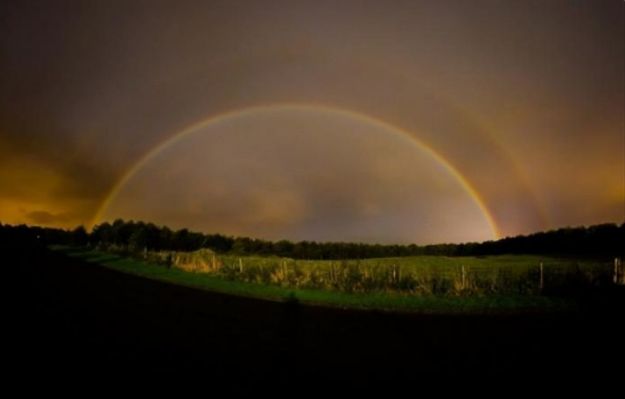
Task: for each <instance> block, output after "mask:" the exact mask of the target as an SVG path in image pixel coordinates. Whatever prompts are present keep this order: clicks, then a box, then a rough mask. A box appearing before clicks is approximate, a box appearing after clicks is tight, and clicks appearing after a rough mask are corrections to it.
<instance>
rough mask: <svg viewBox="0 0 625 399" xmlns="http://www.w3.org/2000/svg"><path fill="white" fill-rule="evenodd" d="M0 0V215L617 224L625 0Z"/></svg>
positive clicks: (443, 229)
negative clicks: (1, 0) (624, 0)
mask: <svg viewBox="0 0 625 399" xmlns="http://www.w3.org/2000/svg"><path fill="white" fill-rule="evenodd" d="M624 4H625V3H624V2H623V1H621V0H613V1H609V0H598V1H586V0H584V1H581V0H580V1H576V0H565V1H558V0H552V1H522V2H519V1H482V0H477V1H470V2H468V1H445V0H442V1H418V0H410V1H340V2H338V1H327V2H326V1H322V0H315V1H297V0H295V1H293V0H290V1H223V2H222V1H156V0H150V1H61V0H57V1H36V2H35V1H24V0H20V1H12V0H9V1H3V2H2V5H0V221H2V222H3V223H28V224H40V225H50V226H61V227H70V226H75V225H78V224H84V225H87V226H90V225H91V224H93V223H97V222H101V221H102V220H108V219H112V218H115V217H119V216H122V217H124V218H134V219H143V220H147V221H153V222H156V223H159V224H168V225H171V226H172V227H191V228H193V229H196V230H202V231H206V232H223V233H227V234H241V235H250V236H255V237H263V238H271V239H278V238H289V239H315V240H325V239H327V240H358V241H369V242H417V243H428V242H440V241H456V242H457V241H468V240H483V239H489V238H494V237H497V236H506V235H513V234H519V233H528V232H532V231H536V230H542V229H549V228H555V227H561V226H568V225H584V224H585V225H587V224H594V223H601V222H622V221H624V220H625V125H624V124H625V122H624V120H625V111H624V110H625V76H624V74H625V73H624V71H625V62H624V58H625V50H624V49H625V42H624V39H623V37H624V35H623V32H624V30H625V6H624Z"/></svg>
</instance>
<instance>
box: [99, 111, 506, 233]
mask: <svg viewBox="0 0 625 399" xmlns="http://www.w3.org/2000/svg"><path fill="white" fill-rule="evenodd" d="M285 108H286V109H293V110H309V111H310V110H313V111H320V112H328V113H332V114H334V115H341V116H346V117H350V118H354V119H357V120H359V121H362V122H364V123H368V124H371V125H373V126H376V127H379V128H381V129H383V130H386V131H389V132H391V133H394V134H397V135H400V136H402V137H404V138H407V139H408V140H409V141H410V142H411V143H412V144H413V145H415V146H417V147H418V148H419V149H421V150H423V151H425V152H426V153H427V154H428V155H430V156H431V157H432V158H434V159H435V160H436V161H437V162H438V163H439V164H440V165H442V166H443V167H444V168H445V169H446V170H447V171H448V172H449V173H450V174H451V175H452V176H453V177H454V178H455V179H456V180H457V181H458V182H459V183H460V185H461V186H462V188H463V189H464V190H465V191H466V192H467V193H468V194H469V196H470V197H471V199H472V200H473V201H474V202H475V204H476V205H477V206H478V208H479V209H480V211H481V212H482V215H483V216H484V218H485V219H486V221H487V223H488V225H489V227H490V230H491V232H492V235H493V238H495V239H497V238H499V237H500V232H499V228H498V226H497V223H496V222H495V220H494V218H493V216H492V214H491V212H490V210H489V209H488V207H487V206H486V205H485V203H484V200H483V199H482V197H481V196H480V194H479V193H478V192H477V190H476V189H475V188H474V187H473V186H472V185H471V183H470V182H469V181H468V180H467V179H466V178H465V177H464V176H463V175H462V174H461V173H460V172H459V171H458V170H457V169H456V168H455V167H454V166H453V165H452V164H451V163H450V162H449V161H447V160H446V159H445V158H444V157H443V156H442V155H440V154H439V153H438V152H436V151H435V150H434V149H433V148H431V147H430V146H429V145H427V144H426V143H424V142H423V141H421V140H419V139H418V138H417V137H415V135H414V134H412V133H411V132H409V131H407V130H405V129H402V128H400V127H397V126H395V125H392V124H390V123H388V122H386V121H383V120H381V119H377V118H374V117H371V116H368V115H365V114H361V113H358V112H355V111H351V110H347V109H343V108H337V107H330V106H327V105H321V104H308V103H272V104H265V105H255V106H250V107H245V108H242V109H235V110H231V111H228V112H223V113H219V114H216V115H213V116H210V117H208V118H206V119H203V120H201V121H199V122H196V123H194V124H191V125H188V126H187V127H185V128H183V129H181V130H179V131H177V132H176V133H174V134H172V135H171V136H169V138H167V139H165V140H163V141H162V142H160V143H159V144H157V145H156V146H154V147H153V148H152V149H150V150H149V151H148V152H146V153H145V155H143V156H142V157H141V158H140V159H139V160H138V161H137V162H135V163H134V164H133V165H132V166H131V167H130V168H129V169H128V170H127V171H126V172H125V173H124V174H123V175H122V176H121V178H120V179H119V180H118V181H117V182H116V183H115V184H114V185H113V187H112V189H111V190H110V191H109V193H108V194H107V195H106V197H105V198H104V200H103V201H102V203H101V204H100V206H99V208H98V209H97V211H96V213H95V214H94V216H93V218H92V220H91V223H90V225H89V228H90V229H93V227H94V226H95V225H97V224H98V223H99V222H100V221H101V220H102V218H103V216H104V213H105V212H106V210H107V209H108V207H109V206H110V204H111V203H112V201H113V200H114V199H115V198H116V197H117V195H118V194H119V192H120V191H121V189H122V188H123V187H124V186H125V184H126V183H127V182H128V181H129V180H130V179H131V178H132V177H133V176H134V175H135V174H136V173H137V172H138V171H139V170H141V168H142V167H143V166H145V165H146V164H147V163H148V162H149V161H150V160H152V158H154V157H155V156H156V155H157V154H159V153H160V152H161V151H163V150H164V149H166V148H168V147H170V146H172V145H174V144H176V143H177V142H179V141H181V140H183V139H184V138H185V137H187V136H188V135H190V134H193V133H194V132H196V131H197V130H198V129H201V128H204V127H208V126H210V125H213V124H217V123H220V122H224V121H226V120H229V119H231V118H238V117H244V116H247V115H250V114H252V113H259V112H270V111H273V110H277V109H285Z"/></svg>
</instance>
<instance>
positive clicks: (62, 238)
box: [0, 219, 625, 259]
mask: <svg viewBox="0 0 625 399" xmlns="http://www.w3.org/2000/svg"><path fill="white" fill-rule="evenodd" d="M0 242H1V243H2V246H7V247H8V246H13V247H20V246H24V245H27V244H29V243H30V244H39V245H51V244H64V245H78V246H87V245H88V246H92V247H96V246H100V247H107V246H116V247H121V248H126V249H127V250H129V251H145V250H147V251H161V250H168V251H195V250H198V249H200V248H209V249H211V250H213V251H215V252H218V253H224V254H237V255H261V256H263V255H276V256H281V257H288V258H294V259H363V258H381V257H402V256H416V255H444V256H480V255H497V254H543V255H549V254H553V255H576V256H580V255H581V256H609V257H613V256H623V255H624V249H623V248H624V247H625V245H623V243H625V223H622V224H621V225H618V224H615V223H605V224H599V225H594V226H589V227H584V226H580V227H566V228H560V229H557V230H551V231H546V232H539V233H534V234H529V235H520V236H516V237H507V238H503V239H500V240H496V241H486V242H481V243H463V244H436V245H416V244H409V245H382V244H366V243H349V242H316V241H299V242H292V241H287V240H281V241H268V240H262V239H255V238H249V237H232V236H227V235H222V234H204V233H199V232H193V231H189V230H188V229H179V230H172V229H170V228H168V227H166V226H157V225H155V224H153V223H145V222H135V221H124V220H121V219H118V220H115V221H114V222H113V223H108V222H106V223H102V224H99V225H97V226H95V227H94V228H93V230H92V231H91V232H88V231H87V230H86V229H85V228H84V227H83V226H79V227H77V228H75V229H73V230H64V229H58V228H47V227H38V226H26V225H19V226H12V225H3V224H2V223H0Z"/></svg>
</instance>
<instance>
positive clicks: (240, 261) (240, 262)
mask: <svg viewBox="0 0 625 399" xmlns="http://www.w3.org/2000/svg"><path fill="white" fill-rule="evenodd" d="M239 273H243V260H242V259H241V258H239Z"/></svg>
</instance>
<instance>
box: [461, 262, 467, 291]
mask: <svg viewBox="0 0 625 399" xmlns="http://www.w3.org/2000/svg"><path fill="white" fill-rule="evenodd" d="M465 282H466V273H465V271H464V265H462V289H463V290H464V289H465V288H466V285H465Z"/></svg>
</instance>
